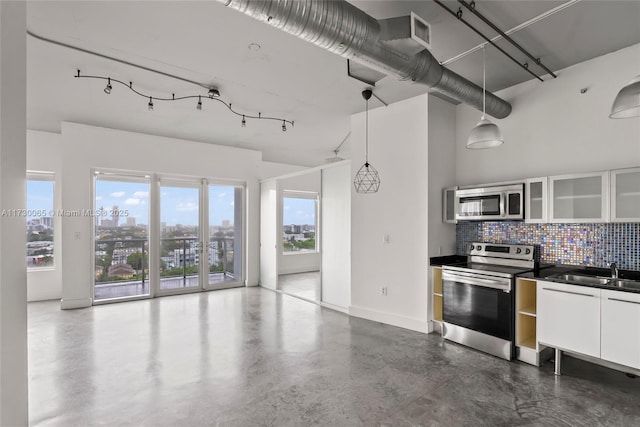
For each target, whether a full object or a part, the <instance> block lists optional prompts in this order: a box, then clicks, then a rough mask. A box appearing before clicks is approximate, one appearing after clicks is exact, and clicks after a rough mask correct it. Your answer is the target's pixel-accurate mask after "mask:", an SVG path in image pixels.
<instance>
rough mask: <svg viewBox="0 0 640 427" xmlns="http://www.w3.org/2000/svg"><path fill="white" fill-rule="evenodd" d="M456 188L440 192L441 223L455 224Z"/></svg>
mask: <svg viewBox="0 0 640 427" xmlns="http://www.w3.org/2000/svg"><path fill="white" fill-rule="evenodd" d="M457 189H458V187H448V188H445V189H444V190H442V222H449V223H452V224H455V223H457V222H458V221H457V220H456V203H455V202H456V190H457Z"/></svg>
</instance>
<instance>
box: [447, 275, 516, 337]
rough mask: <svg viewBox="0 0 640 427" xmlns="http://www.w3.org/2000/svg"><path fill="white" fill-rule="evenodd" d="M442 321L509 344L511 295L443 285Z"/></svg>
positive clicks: (468, 286)
mask: <svg viewBox="0 0 640 427" xmlns="http://www.w3.org/2000/svg"><path fill="white" fill-rule="evenodd" d="M443 286H444V289H443V291H444V296H443V298H444V299H443V320H444V321H445V322H447V323H451V324H454V325H458V326H462V327H464V328H467V329H472V330H474V331H478V332H482V333H484V334H487V335H491V336H494V337H498V338H502V339H505V340H509V341H511V340H512V339H513V327H512V322H513V321H512V319H513V312H512V306H513V305H512V300H511V293H508V292H504V291H502V290H500V289H492V288H486V287H482V286H475V285H469V284H466V283H459V282H456V281H453V280H451V281H450V280H447V281H444V283H443Z"/></svg>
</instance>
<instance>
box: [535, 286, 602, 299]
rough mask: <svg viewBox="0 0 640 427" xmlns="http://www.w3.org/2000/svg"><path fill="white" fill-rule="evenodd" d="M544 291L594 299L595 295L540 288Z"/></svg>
mask: <svg viewBox="0 0 640 427" xmlns="http://www.w3.org/2000/svg"><path fill="white" fill-rule="evenodd" d="M542 289H543V290H545V291H553V292H561V293H563V294H571V295H582V296H583V297H592V298H593V297H594V296H595V295H589V294H581V293H580V292H571V291H561V290H560V289H551V288H542Z"/></svg>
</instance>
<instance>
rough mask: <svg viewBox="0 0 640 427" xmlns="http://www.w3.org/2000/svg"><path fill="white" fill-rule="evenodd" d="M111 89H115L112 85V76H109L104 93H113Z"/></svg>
mask: <svg viewBox="0 0 640 427" xmlns="http://www.w3.org/2000/svg"><path fill="white" fill-rule="evenodd" d="M111 89H113V87H111V78H107V86H106V87H105V88H104V93H106V94H107V95H109V94H110V93H111Z"/></svg>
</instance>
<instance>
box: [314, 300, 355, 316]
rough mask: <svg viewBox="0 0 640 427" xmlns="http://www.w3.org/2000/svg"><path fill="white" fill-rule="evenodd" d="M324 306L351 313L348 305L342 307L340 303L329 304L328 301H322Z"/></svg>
mask: <svg viewBox="0 0 640 427" xmlns="http://www.w3.org/2000/svg"><path fill="white" fill-rule="evenodd" d="M320 305H321V306H322V307H326V308H330V309H331V310H335V311H339V312H341V313H344V314H349V309H348V308H346V307H340V306H339V305H333V304H329V303H328V302H321V303H320Z"/></svg>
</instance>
